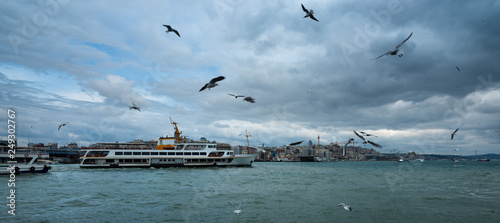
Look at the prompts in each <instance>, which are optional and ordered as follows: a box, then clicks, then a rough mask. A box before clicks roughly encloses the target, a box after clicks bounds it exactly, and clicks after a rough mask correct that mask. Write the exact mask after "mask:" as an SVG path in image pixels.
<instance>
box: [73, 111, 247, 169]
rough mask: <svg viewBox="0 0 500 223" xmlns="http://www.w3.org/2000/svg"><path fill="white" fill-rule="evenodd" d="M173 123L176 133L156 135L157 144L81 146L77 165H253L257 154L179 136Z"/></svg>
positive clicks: (97, 166)
mask: <svg viewBox="0 0 500 223" xmlns="http://www.w3.org/2000/svg"><path fill="white" fill-rule="evenodd" d="M172 124H173V125H174V128H175V133H174V134H175V136H174V137H161V138H159V140H158V144H157V145H156V148H112V147H104V148H87V149H82V150H81V152H82V155H81V157H80V161H81V162H80V167H81V168H117V167H178V166H184V167H203V166H252V163H253V162H254V160H255V156H256V154H244V155H239V154H238V155H236V154H234V152H233V150H232V149H231V146H230V145H229V144H225V143H216V142H208V141H206V140H200V141H193V140H188V139H186V138H181V133H182V132H179V129H178V128H177V123H176V122H173V121H172Z"/></svg>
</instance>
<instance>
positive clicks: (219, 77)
mask: <svg viewBox="0 0 500 223" xmlns="http://www.w3.org/2000/svg"><path fill="white" fill-rule="evenodd" d="M224 79H225V77H224V76H218V77H216V78H214V79H212V80H210V82H208V83H206V84H205V86H203V87H202V88H201V89H200V91H203V90H205V89H206V88H208V90H210V88H213V87H215V86H219V85H218V84H217V81H221V80H224Z"/></svg>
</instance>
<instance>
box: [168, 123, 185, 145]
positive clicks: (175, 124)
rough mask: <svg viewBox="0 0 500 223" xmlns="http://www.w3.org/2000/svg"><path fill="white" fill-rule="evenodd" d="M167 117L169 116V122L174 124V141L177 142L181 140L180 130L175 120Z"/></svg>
mask: <svg viewBox="0 0 500 223" xmlns="http://www.w3.org/2000/svg"><path fill="white" fill-rule="evenodd" d="M168 118H170V124H172V125H174V129H175V133H174V135H175V140H176V143H179V142H180V141H181V134H182V132H180V131H179V128H177V122H174V121H172V118H171V117H168Z"/></svg>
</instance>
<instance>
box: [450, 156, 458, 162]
mask: <svg viewBox="0 0 500 223" xmlns="http://www.w3.org/2000/svg"><path fill="white" fill-rule="evenodd" d="M450 159H451V160H453V162H455V163H458V158H457V159H455V158H453V157H450Z"/></svg>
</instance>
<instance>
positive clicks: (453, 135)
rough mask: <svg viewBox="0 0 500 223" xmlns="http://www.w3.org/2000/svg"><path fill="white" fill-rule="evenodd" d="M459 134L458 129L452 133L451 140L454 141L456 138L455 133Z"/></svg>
mask: <svg viewBox="0 0 500 223" xmlns="http://www.w3.org/2000/svg"><path fill="white" fill-rule="evenodd" d="M457 132H458V128H457V129H456V130H455V131H454V132H453V133H451V140H453V137H455V133H457Z"/></svg>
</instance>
